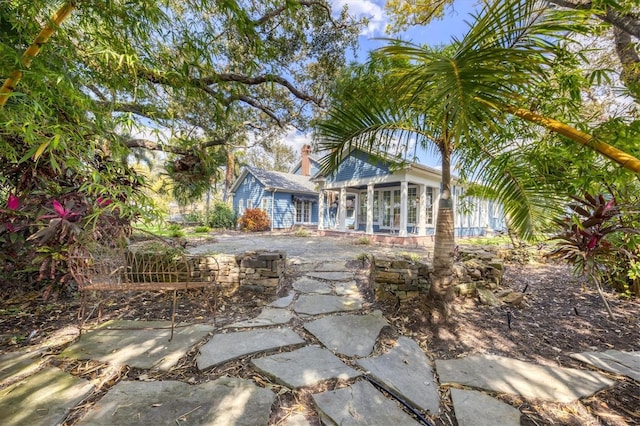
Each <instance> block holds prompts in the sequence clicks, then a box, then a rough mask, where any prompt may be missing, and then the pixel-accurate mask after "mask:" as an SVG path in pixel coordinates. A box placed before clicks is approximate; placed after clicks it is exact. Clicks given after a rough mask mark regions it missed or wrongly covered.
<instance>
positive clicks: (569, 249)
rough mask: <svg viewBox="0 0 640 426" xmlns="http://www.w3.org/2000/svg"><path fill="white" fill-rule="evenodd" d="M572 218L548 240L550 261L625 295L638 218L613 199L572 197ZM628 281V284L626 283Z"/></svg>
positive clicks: (639, 244)
mask: <svg viewBox="0 0 640 426" xmlns="http://www.w3.org/2000/svg"><path fill="white" fill-rule="evenodd" d="M569 208H570V209H571V210H572V212H573V213H572V215H571V216H568V217H565V218H564V219H562V220H559V221H558V225H559V226H560V227H561V228H562V232H561V233H559V234H558V235H556V236H555V237H553V238H552V242H554V243H555V247H554V249H553V250H552V252H551V253H550V256H551V257H555V258H559V259H562V260H564V261H566V262H568V263H571V264H573V266H574V269H575V272H576V273H586V274H588V275H589V276H590V277H592V279H593V280H594V281H595V282H596V283H597V284H600V283H603V282H608V283H609V284H611V285H612V286H613V287H614V288H616V289H618V290H620V291H623V292H624V291H629V288H630V285H631V286H632V285H634V280H635V279H636V275H635V272H634V271H635V270H636V266H635V265H636V263H637V262H638V260H639V257H638V256H639V255H640V230H639V229H638V228H637V225H638V223H639V222H640V216H638V213H637V212H633V211H627V212H625V211H624V210H623V209H622V208H621V206H620V205H618V204H616V201H615V199H614V198H611V197H608V198H607V197H605V196H603V195H602V194H600V195H597V196H595V197H594V196H592V195H590V194H585V196H584V198H579V197H574V202H573V203H571V204H570V205H569ZM629 280H631V282H629Z"/></svg>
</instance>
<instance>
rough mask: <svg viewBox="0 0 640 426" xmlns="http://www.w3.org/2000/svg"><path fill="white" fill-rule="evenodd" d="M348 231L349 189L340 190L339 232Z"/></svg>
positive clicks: (342, 188)
mask: <svg viewBox="0 0 640 426" xmlns="http://www.w3.org/2000/svg"><path fill="white" fill-rule="evenodd" d="M346 230H347V188H345V187H344V186H343V187H341V188H340V200H339V201H338V231H346Z"/></svg>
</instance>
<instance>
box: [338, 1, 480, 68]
mask: <svg viewBox="0 0 640 426" xmlns="http://www.w3.org/2000/svg"><path fill="white" fill-rule="evenodd" d="M385 3H386V1H384V0H334V1H333V7H334V10H340V9H341V8H342V7H343V6H344V5H347V6H348V8H349V13H350V14H351V15H352V16H354V17H356V18H363V17H366V18H368V19H369V25H368V27H367V28H365V29H364V30H363V32H362V33H361V35H360V40H359V41H360V49H359V55H358V56H359V57H358V58H357V59H358V61H364V60H366V58H367V52H368V51H370V50H373V49H376V48H378V47H381V46H383V45H385V44H386V41H385V40H379V39H380V38H401V39H403V40H407V41H411V42H413V43H418V44H425V43H426V44H430V45H432V46H438V45H441V44H447V43H449V41H450V40H451V37H452V36H456V37H461V36H463V35H464V34H465V32H466V31H467V29H468V25H467V24H466V23H465V20H466V21H469V20H470V13H472V12H473V11H474V10H475V9H476V8H477V7H478V1H477V0H455V1H454V3H453V6H452V7H451V8H448V9H446V11H445V12H446V13H445V16H444V18H443V19H442V20H436V21H433V22H432V23H430V24H429V25H428V26H424V27H412V28H411V29H409V30H408V31H405V32H403V33H401V34H398V35H394V36H390V35H388V34H386V33H385V28H386V26H387V23H388V22H389V17H388V16H387V15H386V13H385V11H384V5H385Z"/></svg>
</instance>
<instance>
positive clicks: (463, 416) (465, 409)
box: [451, 388, 520, 426]
mask: <svg viewBox="0 0 640 426" xmlns="http://www.w3.org/2000/svg"><path fill="white" fill-rule="evenodd" d="M451 401H452V402H453V409H454V411H455V413H456V420H457V421H458V426H496V425H500V426H520V411H518V409H516V408H514V407H512V406H511V405H509V404H506V403H504V402H502V401H499V400H497V399H495V398H492V397H490V396H489V395H487V394H484V393H482V392H478V391H474V390H463V389H455V388H452V389H451Z"/></svg>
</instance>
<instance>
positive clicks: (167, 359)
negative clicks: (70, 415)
mask: <svg viewBox="0 0 640 426" xmlns="http://www.w3.org/2000/svg"><path fill="white" fill-rule="evenodd" d="M170 325H171V323H170V322H169V321H108V322H106V323H104V324H102V325H101V326H100V327H99V328H96V329H94V330H90V331H88V332H87V333H86V334H83V335H82V337H80V339H78V340H77V341H76V342H75V343H74V344H72V345H71V346H69V347H68V348H66V349H65V350H64V351H63V352H62V353H61V354H60V355H59V356H60V357H61V358H74V359H93V360H98V361H102V362H107V363H109V364H111V365H129V366H131V367H136V368H157V369H160V370H163V371H168V370H169V369H171V367H173V366H175V365H176V363H177V362H178V360H179V359H180V358H182V357H183V356H184V355H185V354H186V353H187V352H188V351H189V350H190V349H191V348H192V347H193V346H194V345H195V344H196V343H198V342H199V341H200V340H202V338H203V337H205V336H206V335H207V334H209V333H211V332H212V331H213V329H214V328H213V326H210V325H206V324H194V325H189V326H185V327H181V326H176V328H175V332H174V335H173V339H172V340H171V342H169V337H170V336H171V330H170V329H169V327H170ZM160 327H163V328H162V329H160Z"/></svg>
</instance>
